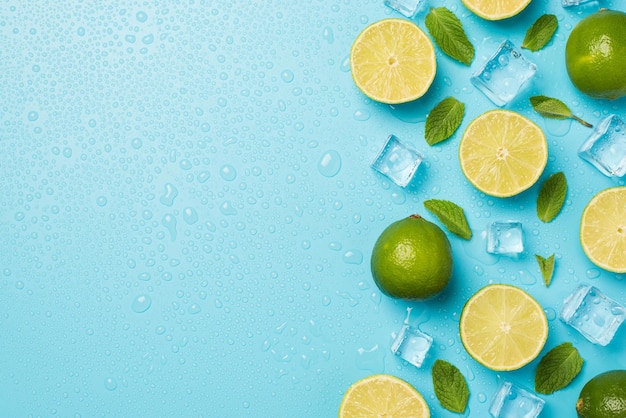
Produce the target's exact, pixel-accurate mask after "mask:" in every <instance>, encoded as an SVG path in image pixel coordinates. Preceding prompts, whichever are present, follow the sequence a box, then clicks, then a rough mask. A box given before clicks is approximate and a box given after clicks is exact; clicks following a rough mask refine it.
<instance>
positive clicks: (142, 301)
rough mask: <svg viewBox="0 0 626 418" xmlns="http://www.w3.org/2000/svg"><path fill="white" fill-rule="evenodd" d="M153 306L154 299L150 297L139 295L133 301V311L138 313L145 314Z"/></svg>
mask: <svg viewBox="0 0 626 418" xmlns="http://www.w3.org/2000/svg"><path fill="white" fill-rule="evenodd" d="M151 305H152V299H151V298H150V296H148V295H139V296H137V297H135V299H133V303H132V304H131V309H132V310H133V312H136V313H143V312H145V311H147V310H148V309H150V306H151Z"/></svg>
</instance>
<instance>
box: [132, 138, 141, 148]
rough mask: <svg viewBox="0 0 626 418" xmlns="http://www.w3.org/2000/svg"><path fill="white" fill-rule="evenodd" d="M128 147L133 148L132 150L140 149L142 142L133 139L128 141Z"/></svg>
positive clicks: (139, 139)
mask: <svg viewBox="0 0 626 418" xmlns="http://www.w3.org/2000/svg"><path fill="white" fill-rule="evenodd" d="M130 145H131V147H133V148H134V149H139V148H141V146H142V145H143V142H142V141H141V138H133V139H132V140H131V141H130Z"/></svg>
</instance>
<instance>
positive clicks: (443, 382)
mask: <svg viewBox="0 0 626 418" xmlns="http://www.w3.org/2000/svg"><path fill="white" fill-rule="evenodd" d="M432 378H433V387H434V389H435V396H437V399H438V400H439V402H440V403H441V406H442V407H444V408H445V409H447V410H448V411H452V412H457V413H459V414H462V413H463V412H465V408H466V407H467V400H468V399H469V388H468V387H467V382H466V381H465V377H464V376H463V374H461V371H460V370H459V369H458V368H457V367H456V366H455V365H453V364H450V363H448V362H447V361H445V360H436V361H435V363H434V364H433V370H432Z"/></svg>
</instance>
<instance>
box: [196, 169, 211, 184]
mask: <svg viewBox="0 0 626 418" xmlns="http://www.w3.org/2000/svg"><path fill="white" fill-rule="evenodd" d="M209 178H211V173H209V172H208V171H206V170H205V171H201V172H200V173H198V177H197V179H198V181H199V182H200V183H206V181H207V180H208V179H209Z"/></svg>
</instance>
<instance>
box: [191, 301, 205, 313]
mask: <svg viewBox="0 0 626 418" xmlns="http://www.w3.org/2000/svg"><path fill="white" fill-rule="evenodd" d="M201 311H202V308H200V305H198V304H197V303H192V304H191V306H189V313H190V314H192V315H195V314H197V313H200V312H201Z"/></svg>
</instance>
